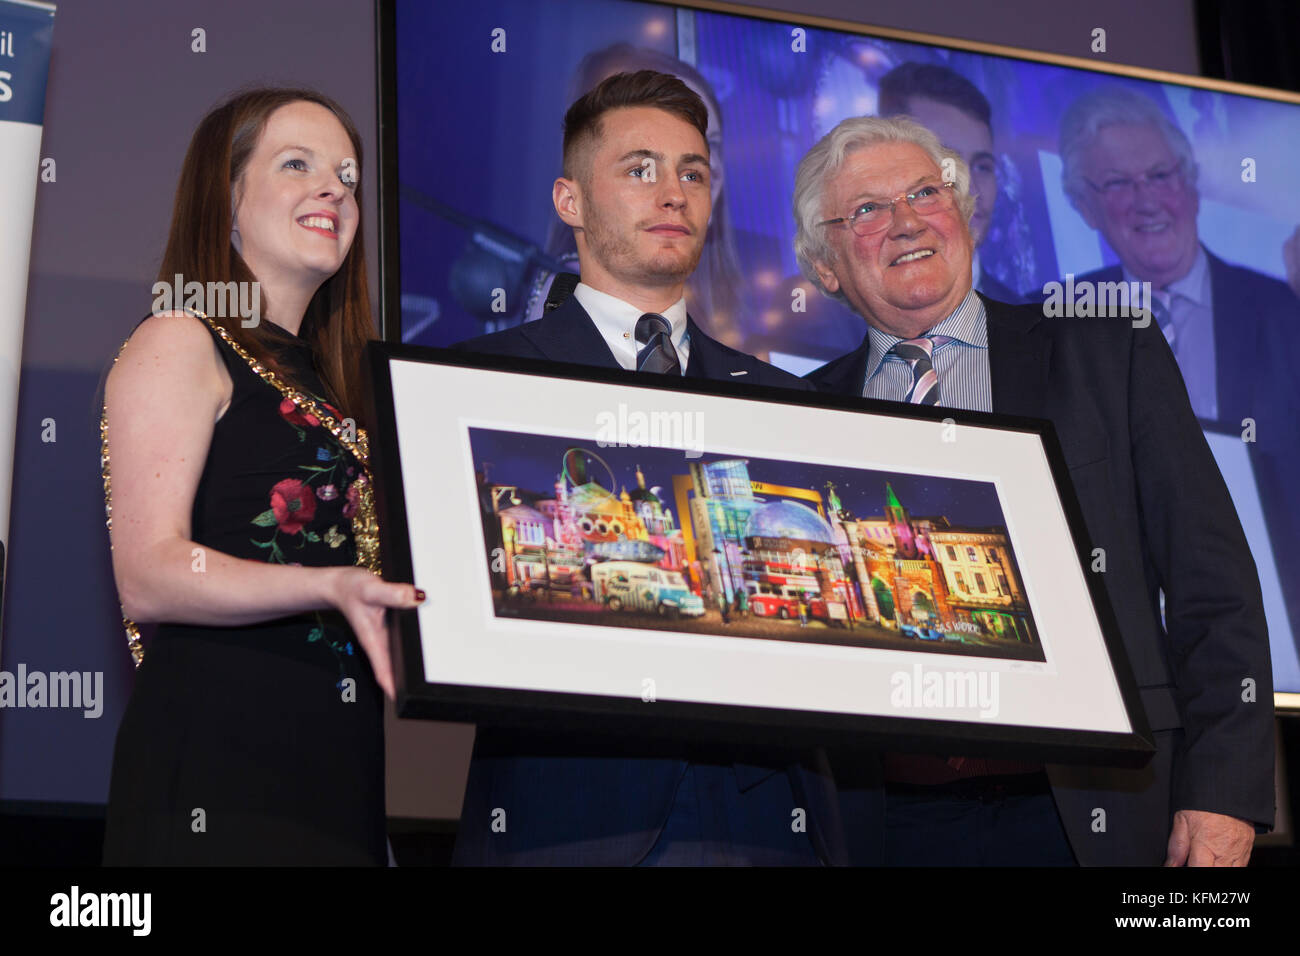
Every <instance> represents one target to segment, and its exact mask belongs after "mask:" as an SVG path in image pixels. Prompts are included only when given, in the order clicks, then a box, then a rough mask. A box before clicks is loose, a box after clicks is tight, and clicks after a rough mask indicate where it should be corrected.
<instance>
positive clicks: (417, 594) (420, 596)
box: [415, 588, 424, 601]
mask: <svg viewBox="0 0 1300 956" xmlns="http://www.w3.org/2000/svg"><path fill="white" fill-rule="evenodd" d="M415 600H416V601H423V600H424V592H423V591H422V590H420V589H419V588H416V589H415Z"/></svg>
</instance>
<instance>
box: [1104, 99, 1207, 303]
mask: <svg viewBox="0 0 1300 956" xmlns="http://www.w3.org/2000/svg"><path fill="white" fill-rule="evenodd" d="M1081 159H1082V162H1081V164H1080V166H1081V168H1080V172H1082V173H1083V177H1084V179H1085V180H1087V182H1088V183H1091V185H1087V184H1085V185H1084V187H1083V192H1084V195H1083V197H1082V199H1083V201H1082V202H1081V203H1080V205H1079V212H1080V213H1082V214H1083V218H1084V219H1085V220H1086V221H1087V223H1088V225H1090V226H1092V227H1093V228H1094V229H1098V230H1100V231H1101V234H1102V235H1103V236H1105V237H1106V241H1107V242H1109V243H1110V245H1111V248H1112V249H1114V250H1115V252H1116V253H1117V254H1118V255H1119V258H1120V261H1121V262H1123V263H1124V266H1125V268H1127V269H1128V270H1129V271H1130V272H1132V273H1133V274H1134V275H1135V276H1137V278H1138V279H1141V280H1144V281H1146V282H1150V283H1152V284H1153V285H1156V286H1163V285H1167V284H1168V283H1170V282H1173V281H1174V280H1176V279H1181V278H1182V277H1183V276H1185V275H1186V274H1187V273H1188V271H1189V270H1190V269H1191V268H1192V264H1193V263H1194V262H1195V261H1196V243H1197V240H1196V213H1197V209H1198V208H1199V198H1198V196H1197V193H1196V188H1195V187H1194V186H1192V185H1191V184H1190V183H1189V181H1188V172H1189V171H1188V170H1186V169H1180V168H1179V167H1178V157H1177V156H1176V155H1175V154H1174V151H1173V150H1172V149H1170V148H1169V144H1168V143H1166V142H1165V138H1164V136H1162V135H1161V133H1160V131H1159V130H1158V129H1156V128H1155V127H1153V126H1146V125H1143V126H1130V125H1116V126H1106V127H1103V128H1102V130H1101V131H1100V132H1099V133H1098V134H1097V136H1096V137H1095V138H1094V139H1093V141H1092V143H1091V144H1090V145H1089V147H1088V148H1087V149H1086V150H1084V153H1083V156H1082V157H1081ZM1171 172H1172V175H1168V174H1169V173H1171ZM1143 176H1145V177H1147V180H1146V181H1143V180H1142V177H1143ZM1098 190H1100V192H1099V191H1098Z"/></svg>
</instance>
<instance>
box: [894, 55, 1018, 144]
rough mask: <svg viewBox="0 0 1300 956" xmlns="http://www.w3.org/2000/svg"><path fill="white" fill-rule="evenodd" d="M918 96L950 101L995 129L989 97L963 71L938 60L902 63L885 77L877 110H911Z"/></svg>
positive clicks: (954, 105) (938, 100)
mask: <svg viewBox="0 0 1300 956" xmlns="http://www.w3.org/2000/svg"><path fill="white" fill-rule="evenodd" d="M914 96H923V97H925V98H926V99H928V100H934V101H935V102H936V103H946V104H947V105H948V106H952V107H955V108H956V109H959V110H961V111H962V112H963V113H965V114H966V115H968V116H973V117H974V118H975V119H977V120H979V121H980V122H981V123H983V124H984V125H985V126H987V127H988V128H989V129H990V130H991V129H992V128H993V109H992V107H990V106H989V101H988V97H986V96H985V95H984V94H983V93H981V92H980V91H979V88H978V87H977V86H976V85H975V84H974V83H972V82H971V81H970V80H968V79H966V77H964V76H962V75H961V74H960V73H957V72H955V71H953V70H950V69H948V68H947V67H946V66H939V65H938V64H936V63H911V62H909V63H900V64H899V65H898V66H896V67H894V68H893V69H892V70H890V71H889V72H888V73H886V74H885V75H884V76H882V77H881V78H880V91H879V108H878V109H877V113H878V114H879V115H881V116H899V115H902V114H905V113H909V112H911V110H910V108H909V105H908V104H909V103H911V100H912V97H914Z"/></svg>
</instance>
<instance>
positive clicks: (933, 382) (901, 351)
mask: <svg viewBox="0 0 1300 956" xmlns="http://www.w3.org/2000/svg"><path fill="white" fill-rule="evenodd" d="M950 341H952V336H950V335H930V336H925V335H922V336H921V337H920V338H915V339H904V340H903V341H902V342H899V343H897V344H896V345H895V346H894V347H893V348H892V349H890V350H889V351H890V352H892V353H893V354H894V355H897V356H899V357H900V358H902V359H904V360H905V361H906V362H907V364H908V365H910V366H911V367H912V387H911V388H909V389H908V390H907V397H906V398H905V399H903V401H905V402H907V403H909V404H911V405H938V404H939V376H938V375H937V374H936V373H935V371H934V363H933V361H931V358H932V356H933V355H934V350H935V348H936V347H938V346H940V345H943V344H944V343H945V342H950Z"/></svg>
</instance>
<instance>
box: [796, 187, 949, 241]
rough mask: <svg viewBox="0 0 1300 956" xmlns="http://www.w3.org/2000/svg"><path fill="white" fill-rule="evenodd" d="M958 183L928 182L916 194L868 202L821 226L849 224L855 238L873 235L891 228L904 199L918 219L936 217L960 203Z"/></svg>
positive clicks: (869, 200)
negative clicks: (957, 197)
mask: <svg viewBox="0 0 1300 956" xmlns="http://www.w3.org/2000/svg"><path fill="white" fill-rule="evenodd" d="M956 187H957V184H956V183H926V184H925V185H923V186H920V187H918V188H917V190H916V191H915V192H910V193H904V194H903V195H902V196H895V197H894V198H893V199H868V200H867V201H866V202H863V203H860V204H859V205H858V207H857V208H856V209H854V210H853V212H852V213H851V214H849V215H847V216H840V217H839V218H838V219H827V220H826V221H825V222H819V223H818V224H817V225H819V226H836V225H839V224H840V223H847V224H848V226H849V228H850V229H852V230H853V233H854V235H857V236H870V235H874V234H875V233H877V232H883V231H884V230H885V229H887V228H889V224H890V223H891V222H892V221H893V219H894V206H895V205H897V204H898V203H900V202H902V201H903V200H906V201H907V204H908V205H909V206H911V207H912V212H914V213H916V214H917V215H918V216H933V215H935V214H937V213H941V212H945V211H947V210H949V209H951V208H952V207H953V205H954V203H955V202H956V192H955V190H956Z"/></svg>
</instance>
